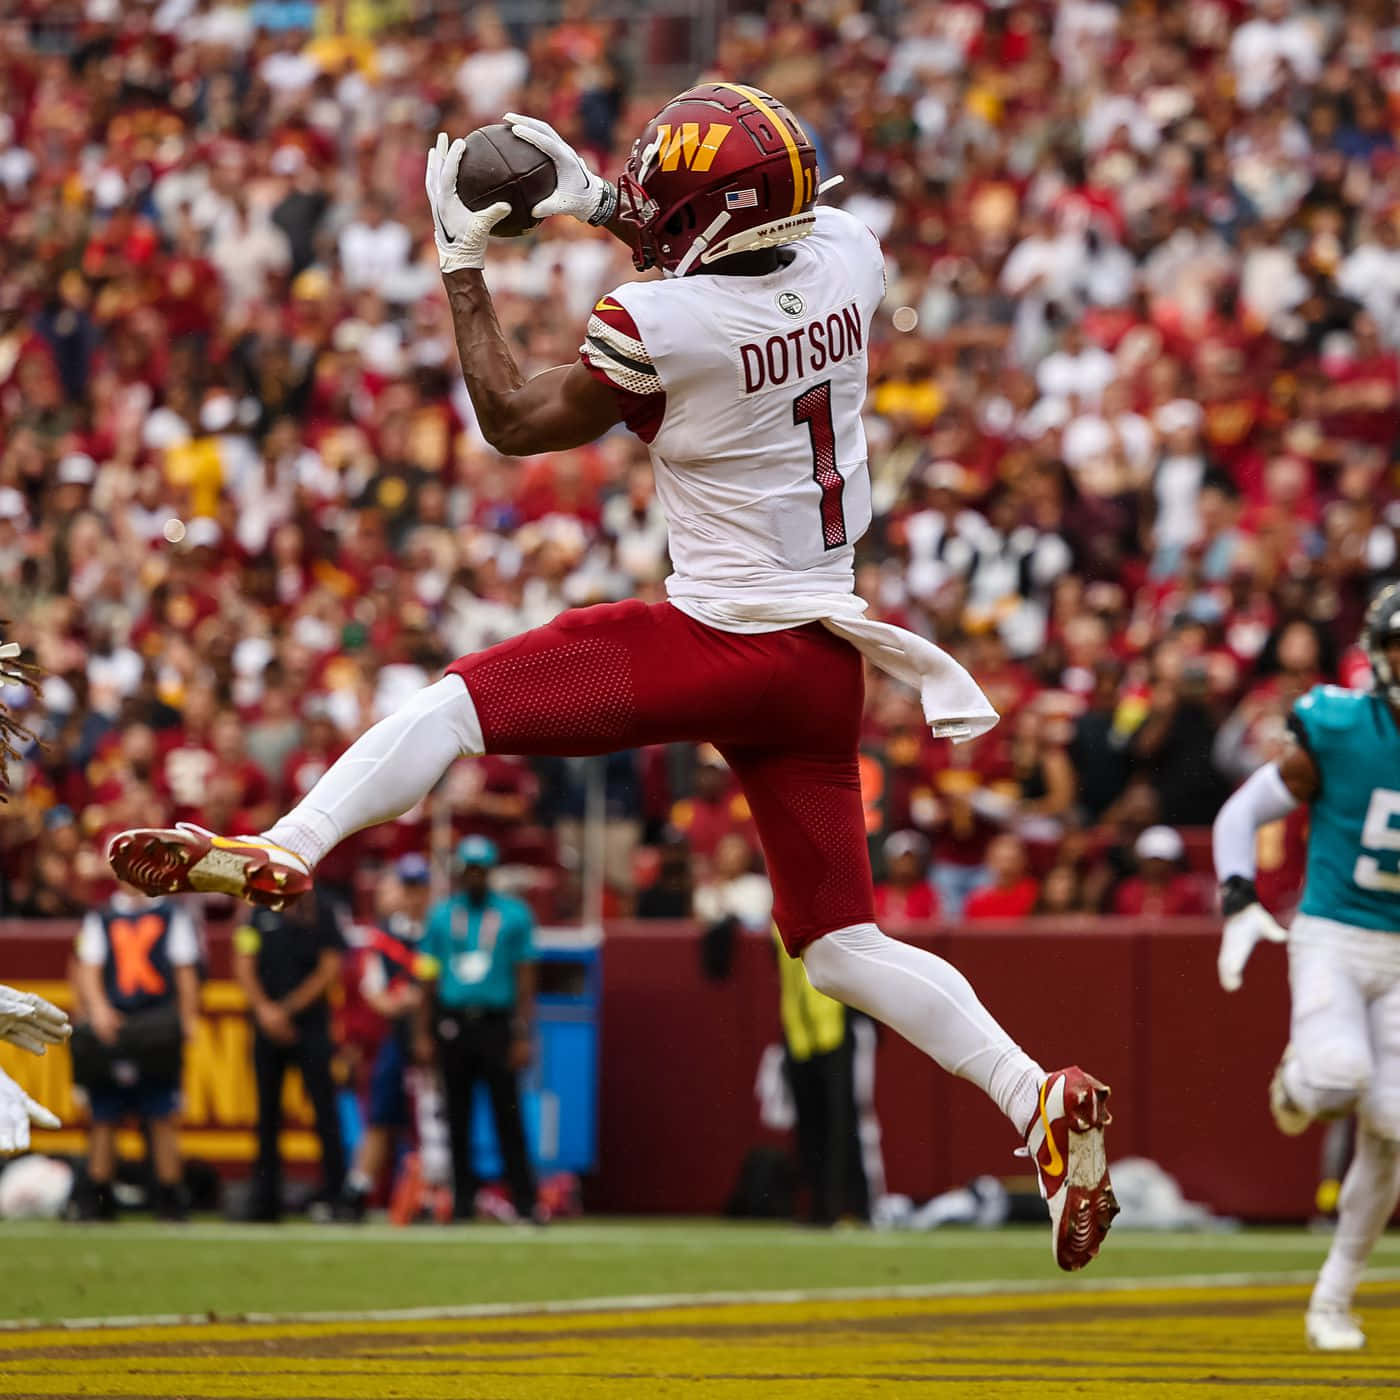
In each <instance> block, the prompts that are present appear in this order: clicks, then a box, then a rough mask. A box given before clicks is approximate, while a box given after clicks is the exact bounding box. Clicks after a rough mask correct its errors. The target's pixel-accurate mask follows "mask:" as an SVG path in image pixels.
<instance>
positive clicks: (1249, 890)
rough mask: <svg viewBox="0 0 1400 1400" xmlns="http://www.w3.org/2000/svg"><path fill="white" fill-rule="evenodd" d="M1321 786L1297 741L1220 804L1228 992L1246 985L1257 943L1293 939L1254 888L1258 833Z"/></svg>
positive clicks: (1222, 972) (1215, 839)
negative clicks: (1279, 759) (1248, 965)
mask: <svg viewBox="0 0 1400 1400" xmlns="http://www.w3.org/2000/svg"><path fill="white" fill-rule="evenodd" d="M1317 787H1318V776H1317V767H1316V765H1315V764H1314V762H1313V759H1312V756H1311V755H1310V754H1309V753H1308V751H1307V750H1306V749H1304V748H1302V747H1301V746H1300V745H1295V746H1294V747H1293V748H1292V749H1290V750H1289V752H1288V753H1287V754H1286V755H1285V756H1284V758H1283V759H1282V760H1281V761H1280V762H1279V763H1267V764H1265V765H1264V767H1262V768H1260V769H1259V770H1258V771H1257V772H1255V773H1253V774H1251V775H1250V777H1249V778H1248V779H1246V781H1245V782H1244V783H1242V784H1241V785H1240V787H1239V788H1238V789H1236V791H1235V792H1234V793H1233V794H1232V795H1231V797H1230V800H1229V801H1228V802H1226V804H1225V805H1224V806H1223V807H1222V808H1221V809H1220V813H1219V815H1218V816H1217V817H1216V819H1215V824H1214V825H1213V826H1212V828H1211V849H1212V854H1213V855H1214V857H1215V873H1216V876H1217V878H1218V879H1219V880H1220V910H1221V913H1222V914H1224V916H1225V928H1224V932H1223V933H1222V935H1221V939H1220V954H1219V957H1218V959H1217V962H1216V972H1217V973H1218V975H1219V977H1220V985H1221V986H1222V987H1223V988H1224V989H1225V990H1226V991H1227V992H1234V991H1238V990H1239V988H1240V987H1241V986H1242V985H1243V983H1244V968H1245V963H1247V962H1248V961H1249V955H1250V954H1251V953H1252V952H1253V951H1254V945H1255V944H1256V943H1258V942H1260V941H1261V940H1263V941H1266V942H1269V943H1284V942H1286V941H1287V939H1288V934H1287V931H1286V930H1285V929H1283V928H1282V927H1281V926H1280V924H1279V923H1278V921H1277V920H1276V919H1275V918H1274V916H1273V915H1272V914H1270V913H1269V911H1268V910H1267V909H1265V908H1264V906H1263V905H1262V904H1261V903H1260V902H1259V892H1258V891H1257V890H1256V889H1255V887H1254V876H1255V872H1256V863H1255V833H1256V832H1257V831H1258V830H1259V828H1260V827H1261V826H1266V825H1268V823H1269V822H1274V821H1280V820H1282V819H1283V818H1284V817H1286V816H1287V815H1288V814H1289V813H1290V812H1291V811H1292V810H1293V809H1294V808H1295V807H1296V806H1297V805H1298V804H1299V803H1300V802H1310V801H1311V800H1312V799H1313V797H1315V796H1316V794H1317Z"/></svg>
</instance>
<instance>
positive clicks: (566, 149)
mask: <svg viewBox="0 0 1400 1400" xmlns="http://www.w3.org/2000/svg"><path fill="white" fill-rule="evenodd" d="M505 122H506V125H507V126H508V127H510V130H511V134H512V135H513V136H518V137H519V138H520V139H521V140H522V141H528V142H529V143H530V145H532V146H534V147H535V148H536V150H540V151H543V152H544V153H545V155H547V156H548V157H549V158H550V160H552V161H553V162H554V178H555V181H556V184H555V187H554V193H553V194H552V195H550V196H549V198H548V199H542V200H540V202H539V203H538V204H537V205H535V207H534V208H533V209H532V210H531V211H530V212H531V213H532V214H533V215H534V216H535V218H537V219H547V218H548V217H549V216H550V215H551V214H567V215H569V217H570V218H574V219H580V220H582V222H584V223H585V224H605V223H607V222H608V220H609V219H611V218H612V216H613V215H614V214H616V213H617V186H616V185H614V184H613V183H612V181H610V180H605V179H603V177H602V176H601V175H598V174H596V173H595V172H594V171H592V170H590V169H589V168H588V163H587V162H586V161H585V160H584V158H583V157H582V156H581V155H579V153H578V152H577V151H576V150H574V148H573V147H572V146H571V145H569V143H568V142H567V141H566V140H564V138H563V137H562V136H560V134H559V133H558V132H557V131H555V129H554V128H553V127H552V126H550V124H549V123H548V122H542V121H540V119H539V118H538V117H522V116H521V115H520V113H519V112H507V113H506V115H505Z"/></svg>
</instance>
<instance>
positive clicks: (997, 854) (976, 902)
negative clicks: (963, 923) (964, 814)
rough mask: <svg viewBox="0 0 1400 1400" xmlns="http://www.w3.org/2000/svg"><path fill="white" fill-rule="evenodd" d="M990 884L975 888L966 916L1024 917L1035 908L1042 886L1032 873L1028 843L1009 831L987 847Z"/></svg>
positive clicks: (965, 911) (967, 905) (985, 917)
mask: <svg viewBox="0 0 1400 1400" xmlns="http://www.w3.org/2000/svg"><path fill="white" fill-rule="evenodd" d="M987 870H988V872H989V873H990V875H991V877H992V882H991V884H989V885H983V886H982V888H981V889H979V890H974V891H973V892H972V893H971V894H970V895H968V897H967V904H966V905H965V906H964V907H963V917H964V918H965V919H969V920H972V919H1023V918H1025V917H1026V915H1028V914H1030V913H1032V912H1033V911H1034V910H1035V906H1036V901H1037V899H1038V898H1039V897H1040V885H1039V883H1038V882H1037V880H1036V878H1035V876H1033V875H1032V874H1031V873H1030V870H1029V867H1028V865H1027V861H1026V847H1025V843H1024V842H1023V841H1022V840H1021V838H1020V837H1019V836H1013V835H1012V834H1011V833H1010V832H1009V831H1006V832H1003V833H1002V834H1001V835H1000V836H994V837H993V838H992V840H991V842H990V844H989V845H988V846H987Z"/></svg>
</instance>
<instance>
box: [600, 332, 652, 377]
mask: <svg viewBox="0 0 1400 1400" xmlns="http://www.w3.org/2000/svg"><path fill="white" fill-rule="evenodd" d="M584 343H585V344H586V345H587V346H588V348H589V350H590V351H591V352H592V354H591V356H590V358H591V359H593V361H594V362H595V363H597V362H598V361H599V360H611V361H612V362H613V363H614V364H617V365H621V366H622V368H623V369H626V370H630V371H631V372H632V373H633V374H642V375H647V376H649V377H650V378H652V379H655V380H656V387H657V388H658V389H659V388H660V387H661V380H660V378H659V377H658V375H657V373H656V366H655V365H653V364H652V362H651V361H650V360H639V359H633V357H632V356H631V355H627V354H623V353H622V352H621V351H619V350H618V349H617V348H616V347H614V346H612V345H609V344H608V342H607V341H605V340H604V339H603V338H602V337H601V336H597V335H590V336H588V338H587V339H586V341H585V342H584Z"/></svg>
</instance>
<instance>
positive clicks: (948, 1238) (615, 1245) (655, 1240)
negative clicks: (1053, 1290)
mask: <svg viewBox="0 0 1400 1400" xmlns="http://www.w3.org/2000/svg"><path fill="white" fill-rule="evenodd" d="M26 1237H29V1238H33V1237H41V1238H44V1239H50V1238H60V1237H61V1238H63V1239H66V1240H84V1241H88V1240H92V1239H97V1238H101V1239H104V1240H105V1239H118V1238H120V1239H126V1240H131V1241H139V1242H141V1243H149V1242H151V1241H159V1242H164V1243H169V1244H171V1245H172V1246H178V1245H180V1244H181V1243H183V1242H185V1241H197V1242H199V1243H204V1244H275V1245H278V1246H283V1247H285V1246H286V1245H288V1244H311V1245H330V1246H334V1245H359V1244H381V1245H403V1246H407V1247H411V1248H414V1249H418V1248H422V1247H448V1248H458V1249H460V1248H478V1247H479V1248H491V1247H494V1246H497V1245H503V1244H509V1245H510V1247H511V1248H512V1249H514V1248H517V1247H519V1246H528V1247H537V1248H541V1249H558V1248H565V1249H567V1248H570V1247H580V1248H588V1249H598V1248H612V1249H635V1248H638V1247H641V1246H648V1247H654V1246H656V1245H659V1244H664V1245H665V1246H666V1248H668V1249H675V1250H698V1251H716V1252H724V1251H726V1250H730V1249H733V1248H734V1247H735V1246H736V1245H738V1246H743V1245H745V1244H748V1245H755V1244H764V1243H775V1244H780V1245H781V1246H782V1247H783V1248H784V1249H811V1248H828V1249H829V1248H831V1247H833V1246H839V1247H840V1248H841V1249H843V1250H847V1249H898V1248H904V1247H908V1246H910V1245H911V1244H913V1243H915V1242H916V1241H918V1240H924V1241H927V1242H928V1243H930V1244H932V1243H933V1242H934V1241H935V1240H936V1241H937V1247H938V1248H939V1249H940V1250H947V1251H949V1252H952V1251H956V1250H963V1249H966V1250H973V1251H976V1252H978V1253H988V1252H993V1251H996V1250H1006V1251H1009V1252H1015V1251H1018V1250H1024V1249H1027V1248H1032V1249H1035V1248H1040V1247H1041V1245H1040V1241H1041V1229H1040V1228H1038V1227H1035V1226H1025V1227H1020V1226H1017V1227H1013V1228H1010V1229H1005V1230H975V1229H962V1228H957V1229H947V1230H938V1231H936V1232H928V1233H922V1234H920V1233H915V1232H911V1231H907V1230H863V1229H860V1230H857V1229H852V1230H835V1231H806V1230H797V1229H794V1228H793V1227H792V1226H790V1225H732V1224H727V1223H725V1222H722V1221H716V1222H715V1223H714V1224H700V1225H694V1226H690V1225H680V1226H678V1225H672V1224H668V1223H666V1222H665V1221H660V1222H658V1223H657V1224H656V1225H655V1226H650V1225H644V1224H640V1223H636V1222H628V1223H627V1224H622V1225H608V1224H603V1223H586V1224H578V1225H573V1224H568V1223H563V1224H556V1225H551V1226H548V1227H541V1226H536V1225H494V1224H483V1225H451V1226H431V1227H429V1226H421V1227H419V1226H412V1227H408V1228H404V1227H401V1226H397V1225H303V1224H288V1225H232V1224H222V1223H220V1224H197V1223H192V1224H188V1225H181V1226H176V1227H173V1228H172V1227H171V1226H169V1225H160V1224H157V1223H156V1222H155V1221H129V1222H125V1223H123V1224H122V1225H121V1226H120V1227H119V1229H118V1230H117V1231H115V1232H114V1231H113V1230H112V1227H111V1226H110V1225H93V1226H91V1227H83V1226H74V1225H70V1224H64V1225H58V1224H55V1223H54V1222H52V1221H9V1222H0V1244H3V1242H4V1241H5V1240H6V1239H24V1238H26ZM1328 1239H1329V1236H1327V1235H1324V1234H1315V1233H1312V1232H1309V1231H1304V1230H1294V1231H1277V1232H1275V1231H1270V1232H1267V1233H1264V1232H1258V1231H1253V1230H1223V1231H1205V1232H1201V1233H1193V1234H1169V1233H1163V1232H1159V1231H1152V1230H1127V1229H1123V1228H1122V1227H1120V1228H1119V1229H1117V1230H1116V1231H1115V1232H1114V1240H1115V1242H1119V1241H1122V1242H1124V1243H1129V1242H1130V1243H1131V1244H1132V1246H1133V1248H1134V1249H1142V1250H1147V1251H1149V1252H1160V1253H1186V1254H1191V1253H1199V1252H1200V1251H1202V1250H1205V1251H1208V1252H1209V1251H1217V1250H1222V1249H1228V1250H1230V1251H1232V1252H1234V1253H1238V1254H1292V1253H1297V1252H1298V1251H1308V1250H1311V1249H1314V1248H1315V1249H1316V1250H1317V1251H1318V1253H1319V1254H1321V1253H1323V1252H1325V1248H1326V1245H1327V1242H1328ZM1032 1242H1034V1243H1032ZM1375 1252H1376V1253H1377V1254H1392V1255H1396V1254H1400V1233H1397V1234H1396V1235H1392V1236H1389V1237H1383V1238H1382V1239H1380V1240H1379V1241H1378V1242H1377V1244H1376V1249H1375Z"/></svg>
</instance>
